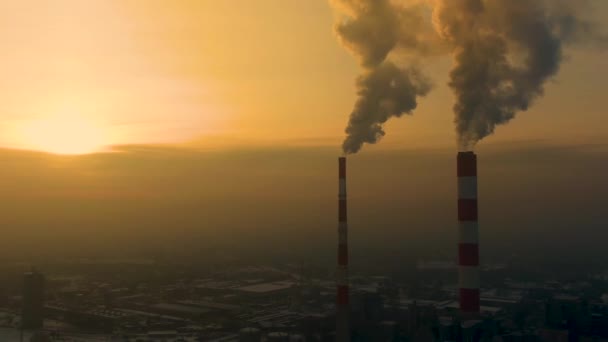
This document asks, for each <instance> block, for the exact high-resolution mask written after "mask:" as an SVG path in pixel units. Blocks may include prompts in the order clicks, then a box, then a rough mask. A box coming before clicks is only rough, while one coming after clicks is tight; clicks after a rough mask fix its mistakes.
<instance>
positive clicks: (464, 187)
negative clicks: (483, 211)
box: [458, 177, 477, 199]
mask: <svg viewBox="0 0 608 342" xmlns="http://www.w3.org/2000/svg"><path fill="white" fill-rule="evenodd" d="M458 198H460V199H477V177H458Z"/></svg>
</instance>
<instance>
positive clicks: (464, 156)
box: [457, 151, 479, 316]
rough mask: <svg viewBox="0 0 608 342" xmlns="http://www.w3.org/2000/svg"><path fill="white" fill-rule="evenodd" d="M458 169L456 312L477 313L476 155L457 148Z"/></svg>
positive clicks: (477, 232) (464, 313)
mask: <svg viewBox="0 0 608 342" xmlns="http://www.w3.org/2000/svg"><path fill="white" fill-rule="evenodd" d="M457 161H458V162H457V164H458V165H457V173H458V230H459V234H458V236H459V240H458V278H459V287H460V293H459V301H460V312H461V314H462V315H463V316H471V315H476V314H478V313H479V246H478V244H479V231H478V230H479V227H478V224H477V156H476V155H475V153H473V152H472V151H468V152H459V153H458V157H457Z"/></svg>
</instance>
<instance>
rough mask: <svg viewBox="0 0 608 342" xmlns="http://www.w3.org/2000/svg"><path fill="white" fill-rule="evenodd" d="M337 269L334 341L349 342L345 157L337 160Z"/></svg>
mask: <svg viewBox="0 0 608 342" xmlns="http://www.w3.org/2000/svg"><path fill="white" fill-rule="evenodd" d="M338 167H339V172H338V181H339V188H338V267H337V270H336V280H337V284H336V285H337V288H336V291H337V292H336V341H337V342H350V326H349V315H350V313H349V312H350V308H349V289H348V223H347V221H348V220H347V213H346V157H340V158H339V159H338Z"/></svg>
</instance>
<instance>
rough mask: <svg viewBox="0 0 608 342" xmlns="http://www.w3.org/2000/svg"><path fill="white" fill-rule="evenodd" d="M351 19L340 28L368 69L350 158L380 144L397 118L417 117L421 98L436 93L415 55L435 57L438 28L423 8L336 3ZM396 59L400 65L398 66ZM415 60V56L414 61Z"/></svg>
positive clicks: (381, 1) (364, 0) (352, 127)
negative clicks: (434, 30)
mask: <svg viewBox="0 0 608 342" xmlns="http://www.w3.org/2000/svg"><path fill="white" fill-rule="evenodd" d="M333 4H334V5H335V6H336V8H338V9H340V10H342V11H343V13H344V14H345V15H346V18H345V19H344V20H342V21H340V22H339V23H338V24H337V25H336V27H335V30H336V33H337V34H338V37H339V38H340V40H341V42H342V43H343V45H344V46H345V47H346V48H348V49H349V50H350V51H351V52H352V53H353V54H354V55H355V56H357V58H358V59H359V62H360V64H361V66H362V68H363V69H364V71H363V73H362V75H360V76H359V78H358V79H357V88H358V91H357V95H358V99H357V102H356V104H355V108H354V109H353V112H352V113H351V116H350V120H349V123H348V126H347V128H346V133H347V137H346V139H345V141H344V144H343V149H344V152H345V153H356V152H358V151H359V150H360V149H361V147H362V146H363V144H364V143H375V142H377V141H378V140H379V139H380V138H381V137H382V136H384V134H385V133H384V131H383V129H382V125H383V124H384V123H385V122H386V121H387V120H388V119H389V118H391V117H400V116H402V115H403V114H411V113H412V111H413V110H414V109H415V108H416V106H417V98H418V97H419V96H424V95H426V94H427V93H428V92H429V91H430V88H431V87H430V83H429V82H428V81H427V80H426V78H425V77H424V76H423V75H422V72H421V71H420V70H418V69H417V68H416V67H415V64H414V63H412V62H411V56H412V55H421V54H428V53H431V52H432V51H433V50H434V49H433V46H434V45H435V44H434V41H433V39H430V38H429V37H431V36H434V37H436V35H435V34H434V33H432V26H431V25H430V24H429V22H428V20H425V19H424V16H423V15H424V13H423V7H422V6H419V5H410V6H405V5H403V4H401V3H397V2H394V1H390V0H334V1H333ZM391 54H395V55H398V58H399V61H398V62H397V61H392V60H391V58H390V56H391ZM408 55H409V56H408Z"/></svg>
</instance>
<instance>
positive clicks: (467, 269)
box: [458, 266, 479, 289]
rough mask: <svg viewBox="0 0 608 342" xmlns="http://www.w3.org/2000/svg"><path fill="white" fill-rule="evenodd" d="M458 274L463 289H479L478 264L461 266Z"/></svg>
mask: <svg viewBox="0 0 608 342" xmlns="http://www.w3.org/2000/svg"><path fill="white" fill-rule="evenodd" d="M458 276H459V281H458V283H459V285H460V288H461V289H479V268H478V267H477V266H460V267H459V268H458Z"/></svg>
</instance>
